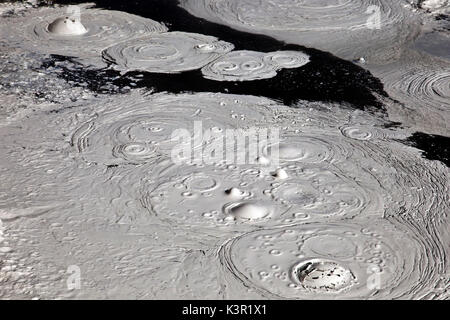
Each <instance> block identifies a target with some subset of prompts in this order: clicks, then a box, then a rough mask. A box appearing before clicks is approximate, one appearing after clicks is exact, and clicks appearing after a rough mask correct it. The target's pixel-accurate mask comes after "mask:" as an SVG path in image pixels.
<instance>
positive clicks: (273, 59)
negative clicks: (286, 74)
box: [202, 50, 309, 81]
mask: <svg viewBox="0 0 450 320" xmlns="http://www.w3.org/2000/svg"><path fill="white" fill-rule="evenodd" d="M308 62H309V57H308V56H307V55H306V54H304V53H301V52H297V51H277V52H271V53H262V52H256V51H248V50H241V51H233V52H231V53H228V54H226V55H224V56H223V57H221V58H219V59H218V60H216V61H214V62H212V63H211V64H209V65H207V66H206V67H204V68H203V69H202V73H203V76H204V77H205V78H207V79H211V80H216V81H251V80H260V79H269V78H273V77H275V76H276V75H277V70H279V69H282V68H298V67H301V66H303V65H305V64H307V63H308Z"/></svg>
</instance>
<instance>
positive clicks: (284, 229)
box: [0, 1, 450, 299]
mask: <svg viewBox="0 0 450 320" xmlns="http://www.w3.org/2000/svg"><path fill="white" fill-rule="evenodd" d="M241 2H242V3H244V2H245V1H241ZM165 3H166V4H167V3H168V2H165ZM186 3H187V2H185V1H183V2H182V4H183V5H186ZM205 3H206V2H205ZM215 3H218V4H223V5H225V4H226V1H216V2H215ZM236 3H237V4H239V3H240V2H236ZM277 3H278V5H281V7H279V8H281V9H280V10H278V13H277V10H275V9H276V6H275V5H276V4H277ZM299 3H300V4H301V8H302V10H303V9H304V10H306V11H307V12H314V10H318V11H323V10H324V8H327V9H329V10H333V12H341V13H345V12H346V10H349V8H353V9H356V8H360V9H361V10H359V11H358V10H357V12H361V13H362V12H363V11H362V10H363V7H362V6H361V4H360V3H359V2H348V1H335V2H333V4H332V5H330V2H328V4H325V2H321V1H319V2H315V3H312V2H309V1H303V2H298V3H297V7H298V4H299ZM374 4H384V2H383V1H374ZM200 5H201V4H200ZM292 5H293V2H291V1H277V2H272V4H269V3H268V2H267V6H269V7H267V8H266V9H270V10H268V12H269V13H270V15H268V16H267V17H264V16H260V19H257V20H255V21H256V22H255V23H258V24H263V25H268V24H269V22H270V21H273V16H275V17H277V14H279V15H282V16H289V17H292V19H293V20H292V21H291V20H287V21H288V22H289V21H291V22H292V25H293V26H294V27H295V28H302V25H301V24H302V23H303V24H304V23H305V21H304V20H302V19H298V16H299V13H300V12H301V11H299V10H296V8H294V9H295V10H292V13H289V11H290V9H292ZM271 6H273V7H271ZM224 8H227V6H225V7H224ZM239 8H240V9H239V10H241V9H242V8H243V9H242V10H244V11H242V10H241V11H242V12H241V16H242V19H243V21H244V20H247V18H249V17H250V16H251V15H254V14H256V13H257V12H256V13H255V10H253V9H254V4H253V3H250V2H246V3H245V6H243V7H239ZM252 8H253V9H252ZM298 8H300V7H298ZM272 9H273V10H272ZM394 9H395V10H397V9H396V7H395V5H390V4H389V5H386V7H384V6H383V10H384V11H383V12H390V11H389V10H393V11H392V13H391V15H390V16H391V17H396V14H399V13H398V12H397V11H395V10H394ZM33 10H36V11H33V12H34V13H32V15H34V14H35V15H36V16H38V17H45V18H40V19H39V23H37V22H36V21H31V20H30V21H27V27H26V30H28V31H29V32H28V31H27V32H25V33H24V34H23V37H25V38H27V39H29V42H28V43H22V44H21V46H20V47H18V48H16V49H14V50H11V49H8V50H10V51H8V52H7V54H5V56H4V57H3V56H2V59H3V60H8V59H13V58H14V59H16V61H17V64H18V65H19V66H20V68H9V67H8V68H4V69H2V71H5V72H4V75H2V77H1V79H0V80H1V81H0V85H1V87H0V88H1V89H2V90H3V91H0V100H2V99H5V97H11V96H14V97H16V99H17V101H19V102H20V103H21V104H24V105H28V104H30V102H29V101H35V100H30V99H31V98H30V96H31V95H32V94H30V93H29V94H28V95H29V96H24V97H21V96H19V95H18V94H17V92H16V93H14V88H15V87H14V85H13V84H12V83H13V82H17V83H18V87H17V88H19V87H20V86H21V87H24V88H26V81H25V80H24V79H27V78H30V79H34V77H37V75H36V74H37V73H38V72H42V71H43V70H42V67H41V68H40V67H39V63H37V62H42V61H44V58H43V57H42V56H39V55H38V54H37V53H33V54H22V53H21V52H22V51H23V52H25V53H29V52H28V50H30V51H31V52H34V51H36V52H39V51H40V50H42V51H43V52H44V53H45V54H48V53H59V54H61V55H73V56H74V58H75V59H80V61H81V62H84V63H92V64H97V65H98V64H102V63H103V62H107V63H108V64H109V65H110V68H116V69H118V70H119V71H121V72H122V73H123V72H127V71H129V70H146V71H150V72H141V73H130V74H131V75H129V76H130V77H134V76H136V79H138V78H139V77H140V78H141V79H142V81H143V82H145V81H148V82H147V84H144V85H142V87H143V88H145V90H142V89H137V88H136V89H133V88H130V87H132V86H131V83H132V82H130V81H128V80H127V78H126V75H120V74H118V73H117V72H115V71H113V70H110V69H105V70H106V71H105V74H106V73H107V74H108V77H109V76H110V75H112V77H117V78H118V79H119V80H120V81H122V82H120V81H119V82H117V84H116V85H117V86H118V87H119V88H118V89H123V88H124V87H125V86H129V88H128V90H126V91H120V90H117V92H121V93H120V94H116V95H109V94H101V93H99V92H96V91H95V90H94V91H92V90H91V91H89V90H88V88H89V86H88V84H87V83H86V82H84V81H83V80H84V79H86V78H83V77H80V78H78V81H73V80H72V81H71V80H69V81H67V83H64V85H63V84H61V82H64V80H63V79H68V78H64V77H60V74H59V75H55V74H53V72H55V70H58V68H57V66H58V65H59V64H61V65H65V64H66V63H67V61H66V60H64V58H62V59H61V60H58V59H54V58H52V57H50V58H48V57H47V61H48V59H54V65H53V66H51V67H50V68H49V69H48V70H46V71H45V75H40V77H41V78H42V79H45V81H42V83H41V85H40V86H39V91H42V94H43V95H44V96H45V95H47V94H50V93H51V92H54V91H56V92H55V93H54V95H53V96H54V97H55V98H54V99H52V101H47V100H45V99H44V101H43V102H42V103H39V104H37V105H36V107H35V108H33V110H28V109H29V106H19V105H15V107H16V108H17V109H21V108H22V109H25V111H26V112H25V111H22V112H23V114H22V113H19V114H21V116H20V117H19V116H17V117H16V116H14V115H9V116H8V117H5V116H4V115H3V113H0V115H1V117H2V118H1V119H0V120H1V121H0V132H1V136H2V144H1V146H0V151H2V152H1V156H0V161H1V163H2V164H5V166H4V168H2V169H0V175H1V178H2V181H4V183H3V184H2V186H0V267H1V268H0V280H1V282H2V283H5V286H4V289H2V288H0V296H1V297H22V298H90V299H92V298H99V297H103V298H112V299H114V298H118V297H126V298H130V297H132V298H137V299H146V298H150V299H152V298H159V299H161V298H180V299H186V298H193V299H197V298H203V299H205V298H216V299H236V298H242V299H248V298H257V299H261V298H273V299H316V298H319V299H348V298H361V299H393V298H407V299H422V298H430V299H448V297H449V292H450V291H449V289H450V288H449V277H448V274H449V268H448V263H449V262H448V256H449V254H450V252H449V247H448V240H449V236H450V235H449V233H448V222H449V221H448V212H450V207H449V197H448V194H449V190H450V185H449V181H450V179H449V178H450V177H449V171H448V166H446V165H445V164H444V162H440V161H430V160H427V159H425V158H423V157H422V154H421V150H420V149H422V148H421V146H420V144H414V143H411V141H410V140H412V141H414V139H416V137H417V136H418V134H417V133H415V130H414V129H413V128H409V127H407V126H402V125H401V124H393V123H391V122H389V121H387V120H386V117H385V116H384V114H383V110H380V112H378V113H375V112H368V111H367V110H358V106H356V105H351V104H345V103H338V102H331V101H338V100H339V99H323V101H318V100H320V99H318V98H314V99H308V100H309V101H307V100H302V99H301V98H302V97H301V96H300V95H299V96H295V99H291V100H289V106H286V105H283V104H282V102H281V101H284V100H283V99H276V98H279V97H281V96H282V95H283V94H284V93H285V92H287V91H282V93H279V94H278V95H274V97H272V96H271V94H272V93H271V92H268V93H266V94H257V95H259V96H256V94H254V93H255V92H257V91H252V88H255V87H257V85H255V83H259V85H260V86H265V85H267V88H272V87H271V85H273V83H275V82H283V83H284V84H286V83H293V82H289V80H291V81H294V80H295V81H300V82H303V81H306V80H305V79H306V78H307V79H308V81H313V75H314V74H315V73H317V72H319V71H317V70H319V69H317V70H316V69H315V68H316V67H317V68H319V67H320V63H321V61H325V62H326V65H327V66H331V65H332V64H333V62H335V63H336V64H339V68H342V69H339V68H336V69H331V71H330V74H329V75H327V77H324V78H322V75H319V76H317V77H316V78H314V79H315V80H314V81H316V82H311V83H312V84H311V86H312V87H315V85H316V84H318V83H320V82H326V83H329V84H330V85H331V86H332V85H333V83H335V82H339V80H340V78H339V77H338V76H336V73H339V72H342V73H348V77H354V76H353V75H354V74H358V75H361V74H362V73H361V70H359V69H357V68H356V67H355V68H350V67H349V65H350V64H351V63H348V64H346V62H343V61H341V60H339V59H335V58H330V57H329V56H327V55H325V54H324V53H320V52H317V51H314V50H312V49H308V48H303V47H300V46H289V45H286V46H285V45H284V44H283V45H280V44H279V43H278V42H277V41H275V40H270V39H265V40H264V39H262V38H259V37H257V38H255V39H257V40H255V41H254V42H253V43H252V41H248V42H249V48H245V47H243V46H242V43H244V42H245V41H244V40H243V39H252V37H251V35H250V34H241V36H242V38H238V37H237V38H236V41H235V42H233V41H230V39H229V38H226V37H222V36H218V35H217V34H214V33H215V32H216V30H217V29H218V27H217V28H216V26H214V27H211V28H207V27H205V30H204V33H205V34H202V31H201V30H199V29H198V26H197V27H193V25H188V26H186V29H171V30H170V32H169V30H168V29H167V28H166V27H165V25H164V22H166V20H164V19H162V18H161V19H155V20H150V19H146V18H143V17H138V16H133V15H132V14H129V13H124V12H119V11H109V10H104V9H86V16H85V15H83V14H82V15H81V19H80V23H81V24H82V25H83V26H84V27H85V28H86V30H87V32H84V30H83V28H81V25H80V24H78V23H77V20H75V22H73V21H71V22H68V23H69V24H70V23H73V25H70V26H62V25H61V23H62V24H64V21H65V19H66V18H65V14H64V12H65V11H64V9H63V8H41V9H33ZM233 10H234V9H233ZM233 12H234V11H233ZM27 14H29V13H27V12H26V13H25V16H24V17H27ZM90 14H91V16H90ZM158 14H160V13H158V11H157V10H156V11H155V15H158ZM187 16H189V15H188V14H186V13H185V16H182V17H184V18H186V19H187ZM24 17H16V18H17V19H18V21H23V19H24ZM47 17H51V18H47ZM189 17H190V18H189V19H194V20H195V18H193V17H191V16H189ZM362 17H363V15H362V14H361V15H359V16H358V15H357V16H355V17H353V18H354V19H353V20H350V21H347V22H344V21H340V22H339V23H337V22H336V21H337V19H338V18H337V16H336V17H335V16H331V17H330V21H329V24H328V26H326V27H329V28H337V29H339V28H343V27H348V25H346V24H345V23H349V24H351V25H355V26H357V27H355V31H361V32H365V31H364V30H363V28H362V27H361V28H359V27H358V26H360V24H359V22H358V21H359V20H362ZM153 18H155V17H153ZM266 18H267V19H266ZM14 19H15V18H14V17H8V18H7V21H8V22H7V23H11V21H13V20H14ZM58 19H59V20H58ZM61 19H63V20H61ZM96 19H97V20H96ZM101 19H104V20H103V21H100V20H101ZM167 19H168V20H169V21H170V19H173V18H167ZM180 19H181V18H180ZM181 20H182V19H181ZM5 21H6V20H5ZM183 21H184V20H183ZM230 21H232V19H230ZM173 22H174V23H173V24H171V23H168V24H167V25H168V26H169V27H170V26H173V25H175V26H179V25H180V24H177V21H176V19H175V21H173ZM294 22H295V23H296V24H295V23H294ZM334 22H336V24H335V25H334V24H333V23H334ZM0 23H3V22H0ZM5 23H6V22H5ZM66 24H67V23H66ZM100 25H102V26H105V28H103V29H102V30H103V31H102V32H99V33H94V34H92V38H90V36H89V34H90V32H91V31H92V30H93V29H94V31H95V26H97V27H98V26H100ZM205 25H206V26H208V25H209V24H207V23H205ZM336 26H340V27H336ZM279 27H285V26H279ZM110 28H111V29H110ZM271 28H273V29H275V28H276V26H272V27H271ZM315 28H316V26H315V25H314V23H312V24H311V25H310V29H311V30H310V31H311V32H316V31H317V30H316V29H315ZM209 30H210V31H211V33H209V32H208V31H209ZM230 30H231V29H230ZM141 31H142V32H141ZM328 31H330V30H328ZM67 32H68V33H69V34H70V35H67V34H65V33H67ZM233 32H235V31H230V33H232V34H236V33H233ZM74 33H79V34H78V35H74ZM127 33H128V35H127ZM55 34H57V35H55ZM61 34H65V35H61ZM237 34H239V33H237ZM129 35H132V38H129ZM134 36H135V37H134ZM2 37H3V34H2ZM36 37H37V38H38V39H39V41H43V42H44V43H46V44H47V43H48V44H49V45H48V46H42V47H40V46H35V44H36V43H37V42H36V41H37V40H36ZM83 37H85V38H84V40H79V39H82V38H83ZM67 38H70V39H69V40H68V39H67ZM33 39H34V40H33ZM223 39H225V40H223ZM1 40H2V41H3V42H1V43H0V45H2V46H3V45H5V43H6V44H9V45H11V43H13V40H12V39H11V38H10V37H7V38H2V39H1ZM259 40H261V42H260V41H259ZM80 41H81V42H83V43H86V47H81V46H78V44H79V43H80ZM265 41H267V43H271V44H272V45H270V46H268V47H267V50H263V48H262V47H260V48H257V47H258V46H260V43H264V42H265ZM96 42H98V43H96ZM148 43H151V44H152V45H151V46H149V45H148ZM255 43H258V44H255ZM53 44H54V46H53ZM252 46H253V47H252ZM6 47H7V48H9V47H8V46H6ZM59 50H61V51H59ZM17 51H19V53H17ZM321 58H323V59H324V60H321ZM102 59H103V62H102ZM327 59H330V60H327ZM3 60H0V61H3ZM25 60H28V61H30V65H31V66H32V67H29V66H28V64H25V63H22V62H24V61H25ZM34 60H36V61H34ZM88 61H89V62H88ZM27 63H28V62H27ZM78 63H79V65H81V68H83V67H84V65H83V64H80V62H78ZM22 64H23V66H22ZM36 65H38V67H36ZM42 65H45V64H41V66H42ZM327 68H328V67H327ZM328 69H330V68H328ZM436 69H437V68H436ZM320 70H321V71H320V72H322V69H320ZM349 70H350V71H349ZM427 70H428V71H424V72H423V73H418V72H411V73H408V74H407V78H408V79H411V80H410V81H408V82H406V84H405V81H402V80H399V81H398V84H395V85H390V87H389V92H398V95H396V97H395V98H401V94H400V93H401V92H403V91H405V90H407V92H409V93H410V94H409V96H413V97H414V99H417V101H420V103H423V104H424V105H425V107H426V110H429V111H430V112H431V111H436V110H437V109H441V110H442V111H445V105H446V103H447V100H448V99H447V96H448V93H447V91H446V89H448V88H447V86H446V82H445V76H446V75H445V72H442V70H435V71H430V69H427ZM90 71H92V74H95V75H96V76H98V75H99V73H96V72H98V69H97V70H93V69H90ZM107 71H108V72H107ZM320 72H319V73H320ZM353 72H355V73H353ZM187 74H188V75H189V76H186V75H187ZM194 74H195V77H194V78H190V76H193V75H194ZM73 75H75V73H74V72H73V71H72V73H71V70H67V74H66V76H73ZM299 75H303V76H304V77H305V78H303V77H301V76H299ZM306 75H310V76H311V77H306ZM58 76H59V77H58ZM369 76H370V77H372V76H371V75H370V74H369V75H368V76H367V77H363V78H361V79H364V81H366V82H364V81H363V85H362V87H364V88H365V89H367V92H374V91H375V92H376V90H373V91H371V89H373V88H378V86H377V85H374V86H373V87H371V86H370V85H371V84H374V83H376V81H377V80H376V79H375V78H370V77H369ZM397 77H400V78H402V77H401V76H399V75H398V73H396V74H392V78H396V79H397ZM405 77H406V76H405ZM405 77H403V78H405ZM415 77H416V78H415ZM93 78H95V77H93ZM15 79H18V80H15ZM49 79H50V80H49ZM186 79H188V80H192V79H196V81H197V80H198V82H196V83H197V84H199V86H200V87H201V86H203V85H205V87H202V88H196V87H195V85H196V84H192V83H189V81H188V83H186V81H185V80H186ZM199 79H203V80H199ZM292 79H294V80H292ZM424 79H425V80H424ZM165 80H169V81H172V80H173V81H174V82H173V83H172V85H171V86H165V84H160V87H157V86H154V87H153V88H152V86H151V85H148V83H152V82H153V83H155V82H159V81H161V82H164V81H165ZM99 81H102V80H99ZM133 81H136V82H137V81H138V80H133ZM261 81H272V82H261ZM327 81H329V82H327ZM7 82H9V84H8V85H4V84H5V83H7ZM191 82H193V81H191ZM32 83H35V80H33V82H32ZM183 83H184V84H183ZM390 83H393V82H390ZM408 83H409V85H408ZM55 84H57V86H56V85H55ZM69 84H70V85H69ZM212 84H214V85H212ZM269 84H270V85H269ZM19 85H20V86H19ZM75 85H78V86H81V87H82V89H80V87H77V86H75ZM83 86H85V87H83ZM136 86H137V85H136ZM405 86H406V87H405ZM233 87H235V88H237V89H234V90H236V91H238V92H234V91H233V89H230V88H233ZM349 87H351V86H350V85H349ZM167 88H168V90H163V89H167ZM184 88H194V89H193V90H184ZM205 88H207V89H211V90H210V91H214V90H216V91H219V92H220V93H212V92H207V90H206V89H205ZM217 88H219V89H217ZM264 88H266V87H264ZM338 88H342V87H338ZM157 89H158V90H157ZM260 90H261V89H260ZM315 90H317V92H320V89H318V88H315ZM361 90H362V89H361ZM161 91H163V92H161ZM164 91H165V92H164ZM167 91H168V92H167ZM184 91H187V92H184ZM267 91H270V90H267ZM337 91H339V90H337ZM80 92H81V93H82V94H81V93H80ZM88 92H90V94H89V95H88V94H87V93H88ZM124 92H127V93H124ZM180 92H182V93H180ZM227 92H229V93H227ZM232 93H239V94H232ZM378 93H380V92H378ZM250 94H253V95H250ZM60 95H65V96H67V97H70V99H66V100H62V99H61V97H60ZM81 95H82V96H83V98H82V99H80V97H81ZM374 97H375V96H374ZM376 97H377V98H379V99H380V101H378V102H379V103H380V104H382V103H386V102H387V103H393V102H392V101H391V100H389V99H388V98H387V97H386V96H385V97H384V98H383V97H381V96H379V95H376ZM271 98H272V99H271ZM385 98H386V99H385ZM8 99H9V98H8ZM7 101H10V100H7ZM13 101H15V100H13ZM367 101H368V102H367ZM367 101H366V100H364V101H363V102H362V104H363V105H364V106H372V107H373V104H371V100H367ZM402 101H405V99H402ZM366 102H367V103H366ZM359 107H361V106H359ZM361 108H362V107H361ZM362 109H364V108H362ZM12 110H15V109H14V108H12ZM443 114H444V113H443ZM445 117H446V116H445V114H444V118H445ZM199 124H201V126H202V128H201V129H202V130H200V131H199V130H195V128H196V126H198V125H199ZM268 128H276V129H277V130H279V139H278V140H277V141H269V142H268V143H265V144H263V145H261V146H260V150H259V151H260V153H259V154H257V156H255V154H253V153H252V152H250V151H249V150H248V149H246V148H244V149H239V148H238V146H237V145H236V144H231V145H227V144H225V145H221V143H220V142H223V140H224V139H223V134H224V133H226V131H227V130H254V132H257V133H258V132H263V131H264V130H267V129H268ZM180 129H186V130H187V131H185V132H188V135H187V138H188V139H187V140H182V141H181V140H176V141H174V140H173V133H174V132H175V131H177V130H180ZM207 129H212V131H211V132H213V133H214V134H216V135H212V136H208V135H206V134H205V130H207ZM205 137H206V138H205ZM432 141H437V140H432ZM412 145H416V146H417V148H420V149H417V148H414V147H412ZM186 146H189V150H190V151H192V154H193V155H197V156H198V155H199V156H200V161H199V162H195V161H194V162H192V161H189V157H180V158H178V159H177V160H178V161H176V162H175V161H173V158H172V157H173V150H174V147H186ZM217 146H222V147H223V148H222V149H217ZM217 150H221V151H223V153H226V152H230V151H231V153H232V154H233V155H234V156H235V158H233V160H237V159H246V161H244V162H242V163H241V162H238V161H226V160H224V159H223V157H220V156H219V157H218V156H217ZM275 150H276V151H277V152H278V157H277V156H276V154H277V153H276V152H275ZM213 151H214V152H213ZM435 159H438V160H441V161H442V159H445V158H444V157H436V158H435ZM68 265H71V266H78V267H79V268H80V270H81V272H82V277H83V286H82V289H81V290H71V291H70V292H68V290H67V288H66V287H65V285H66V274H65V273H66V270H67V268H68ZM99 275H102V276H101V277H99ZM205 278H206V280H205Z"/></svg>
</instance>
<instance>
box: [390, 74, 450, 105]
mask: <svg viewBox="0 0 450 320" xmlns="http://www.w3.org/2000/svg"><path fill="white" fill-rule="evenodd" d="M387 86H388V87H390V88H392V90H395V92H397V93H398V94H401V95H402V97H403V98H405V103H406V104H408V105H411V106H413V107H417V108H424V107H425V108H436V109H439V110H446V109H448V107H449V106H450V102H449V101H450V72H449V71H446V70H440V71H437V70H436V71H433V70H417V69H414V70H410V71H408V72H406V73H403V74H396V78H395V79H388V81H387ZM417 104H419V105H417Z"/></svg>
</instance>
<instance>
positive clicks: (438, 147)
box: [404, 132, 450, 167]
mask: <svg viewBox="0 0 450 320" xmlns="http://www.w3.org/2000/svg"><path fill="white" fill-rule="evenodd" d="M404 143H405V144H407V145H409V146H412V147H415V148H417V149H420V150H423V153H422V154H423V156H424V157H425V158H427V159H428V160H438V161H441V162H442V163H445V164H446V165H447V167H450V137H444V136H440V135H432V134H426V133H423V132H416V133H414V134H413V135H412V136H410V137H409V138H408V139H406V140H405V141H404Z"/></svg>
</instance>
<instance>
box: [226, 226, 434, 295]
mask: <svg viewBox="0 0 450 320" xmlns="http://www.w3.org/2000/svg"><path fill="white" fill-rule="evenodd" d="M366 222H367V221H366ZM368 225H370V227H368V226H366V225H364V224H359V223H356V222H352V223H350V222H346V223H336V224H327V225H325V224H307V225H297V226H290V227H285V228H279V229H272V230H270V229H265V230H260V231H255V232H251V233H248V234H246V235H243V236H241V237H237V238H235V239H233V240H231V241H229V242H228V243H226V244H225V245H224V246H223V247H222V249H221V250H220V258H221V260H222V263H223V264H224V266H225V267H226V268H227V269H228V271H230V272H231V273H232V274H233V275H234V276H235V277H236V279H237V280H238V281H239V282H240V283H241V284H242V285H244V286H246V287H248V288H250V289H251V290H255V291H258V292H259V293H260V294H262V295H263V296H264V297H266V298H288V299H312V298H314V299H317V298H319V299H349V298H368V297H371V298H372V299H387V298H407V297H409V298H411V297H415V296H416V295H418V294H421V293H423V292H426V290H427V289H428V290H429V288H428V287H429V285H430V282H432V281H430V282H429V280H430V279H433V280H436V279H435V278H437V277H438V273H437V270H436V268H435V267H433V266H431V267H430V269H431V270H425V269H421V268H417V266H418V265H422V266H423V265H426V264H427V263H428V262H429V261H430V260H431V259H432V256H431V255H430V253H429V252H428V251H427V248H426V246H424V244H423V243H421V242H420V241H419V240H417V239H416V238H415V236H414V234H413V233H405V232H403V231H402V230H401V229H398V228H397V227H395V226H394V225H393V224H391V223H390V222H388V221H386V220H377V219H376V220H374V221H371V222H370V223H369V224H368Z"/></svg>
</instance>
